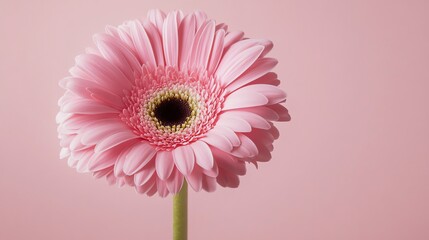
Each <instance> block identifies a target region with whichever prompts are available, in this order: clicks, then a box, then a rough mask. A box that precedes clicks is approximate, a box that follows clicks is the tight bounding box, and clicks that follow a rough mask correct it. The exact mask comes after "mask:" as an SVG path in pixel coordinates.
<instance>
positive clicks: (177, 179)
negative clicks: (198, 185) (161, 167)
mask: <svg viewBox="0 0 429 240" xmlns="http://www.w3.org/2000/svg"><path fill="white" fill-rule="evenodd" d="M183 179H184V177H183V175H182V174H181V173H180V172H179V171H178V170H177V169H174V170H173V172H172V173H171V175H170V177H169V178H168V179H167V188H168V191H170V193H172V194H177V193H178V192H179V191H180V189H182V185H183Z"/></svg>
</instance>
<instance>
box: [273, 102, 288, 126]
mask: <svg viewBox="0 0 429 240" xmlns="http://www.w3.org/2000/svg"><path fill="white" fill-rule="evenodd" d="M268 107H269V108H270V109H272V110H273V111H275V112H276V113H277V114H278V116H279V118H278V119H277V121H282V122H283V121H285V122H286V121H290V119H291V118H290V115H289V112H288V110H287V109H286V108H285V107H284V106H283V105H280V104H274V105H270V106H268Z"/></svg>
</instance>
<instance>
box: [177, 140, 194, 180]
mask: <svg viewBox="0 0 429 240" xmlns="http://www.w3.org/2000/svg"><path fill="white" fill-rule="evenodd" d="M172 153H173V159H174V163H175V164H176V167H177V169H178V170H179V171H180V172H181V173H182V174H183V175H185V176H186V175H188V174H190V173H191V171H192V169H193V168H194V164H195V156H194V151H193V150H192V147H190V146H188V145H184V146H180V147H177V148H176V149H174V150H172Z"/></svg>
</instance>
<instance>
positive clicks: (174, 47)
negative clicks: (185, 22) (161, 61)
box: [162, 12, 179, 66]
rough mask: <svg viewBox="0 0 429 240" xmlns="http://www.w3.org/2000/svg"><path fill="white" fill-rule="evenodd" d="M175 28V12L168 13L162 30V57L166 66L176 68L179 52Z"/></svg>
mask: <svg viewBox="0 0 429 240" xmlns="http://www.w3.org/2000/svg"><path fill="white" fill-rule="evenodd" d="M177 28H178V27H177V15H176V13H175V12H170V13H169V14H168V15H167V18H166V19H165V21H164V26H163V29H162V30H163V31H162V39H163V44H164V45H163V46H164V55H165V61H166V64H167V66H177V60H178V52H179V41H178V38H179V37H178V31H177Z"/></svg>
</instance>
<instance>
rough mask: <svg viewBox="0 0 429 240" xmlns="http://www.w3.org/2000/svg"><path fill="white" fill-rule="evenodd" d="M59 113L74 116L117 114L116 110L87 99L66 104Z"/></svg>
mask: <svg viewBox="0 0 429 240" xmlns="http://www.w3.org/2000/svg"><path fill="white" fill-rule="evenodd" d="M61 111H63V112H65V113H75V114H100V113H119V111H118V110H117V109H114V108H112V107H109V106H107V105H104V104H102V103H99V102H96V101H94V100H89V99H78V100H74V101H72V102H69V103H66V104H64V105H63V106H62V108H61Z"/></svg>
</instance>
